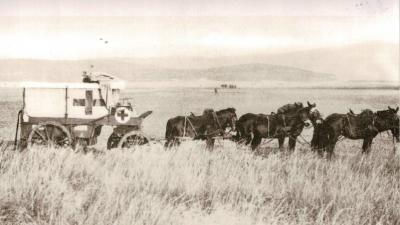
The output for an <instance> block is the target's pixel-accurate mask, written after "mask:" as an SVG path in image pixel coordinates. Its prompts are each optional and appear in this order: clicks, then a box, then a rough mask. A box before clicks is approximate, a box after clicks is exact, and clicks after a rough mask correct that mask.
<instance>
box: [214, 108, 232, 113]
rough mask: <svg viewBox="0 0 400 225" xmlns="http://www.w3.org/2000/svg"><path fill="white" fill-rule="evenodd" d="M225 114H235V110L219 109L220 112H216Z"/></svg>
mask: <svg viewBox="0 0 400 225" xmlns="http://www.w3.org/2000/svg"><path fill="white" fill-rule="evenodd" d="M226 112H230V113H236V109H235V108H232V107H230V108H226V109H221V110H219V111H217V114H220V113H226Z"/></svg>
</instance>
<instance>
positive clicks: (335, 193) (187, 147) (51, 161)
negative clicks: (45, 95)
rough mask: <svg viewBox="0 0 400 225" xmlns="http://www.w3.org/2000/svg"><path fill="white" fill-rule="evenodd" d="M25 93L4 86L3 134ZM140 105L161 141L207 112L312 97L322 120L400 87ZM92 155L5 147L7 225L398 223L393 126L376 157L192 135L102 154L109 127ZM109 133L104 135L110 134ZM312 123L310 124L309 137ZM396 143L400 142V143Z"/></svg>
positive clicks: (0, 189)
mask: <svg viewBox="0 0 400 225" xmlns="http://www.w3.org/2000/svg"><path fill="white" fill-rule="evenodd" d="M19 94H20V93H19V92H18V91H2V92H0V96H2V99H4V100H3V101H0V106H1V107H0V113H2V117H1V118H0V137H1V140H11V139H12V137H13V135H14V132H15V119H16V113H17V111H18V110H19V108H20V106H21V99H20V96H19ZM125 95H127V96H132V97H134V106H136V107H137V108H136V110H137V111H138V112H142V111H146V110H151V109H152V110H154V113H153V115H151V116H150V117H149V118H146V121H145V123H144V127H143V129H144V131H145V132H146V133H147V134H149V135H150V136H154V137H157V138H162V136H163V133H164V132H165V123H166V120H167V119H168V118H170V117H173V116H176V115H187V114H189V112H191V111H193V112H195V113H198V112H201V110H202V109H204V108H210V107H212V108H214V109H222V108H224V107H235V108H236V109H237V114H238V116H240V115H242V114H244V113H246V112H254V113H269V112H271V111H275V110H276V109H277V108H278V107H279V106H280V105H283V104H286V103H290V102H294V101H302V102H305V101H307V100H309V101H311V102H315V103H316V104H317V108H318V109H319V110H320V111H321V112H322V113H323V114H324V115H325V116H327V115H328V114H330V113H332V112H339V113H344V112H347V110H348V108H352V109H353V110H354V111H359V110H361V109H364V108H370V109H373V110H377V109H383V108H386V107H387V105H391V106H394V105H396V104H397V105H398V102H399V101H398V91H393V90H382V91H379V90H378V91H376V90H374V91H373V92H371V91H366V90H340V91H338V90H323V91H318V90H239V91H238V92H237V93H219V94H218V95H214V94H213V92H212V90H197V91H189V90H180V91H178V90H170V91H164V92H162V91H153V92H150V91H146V92H133V91H131V92H127V93H125ZM103 131H104V133H103V134H102V136H101V137H100V139H99V144H98V145H96V146H95V147H93V148H92V150H91V151H89V152H88V153H82V152H74V151H73V150H72V149H46V148H43V149H40V148H37V149H32V150H29V151H27V150H25V151H22V152H20V151H13V149H12V148H11V147H8V146H7V145H0V224H4V225H11V224H13V225H14V224H24V225H28V224H29V225H48V224H51V225H53V224H56V225H129V224H135V225H136V224H137V225H157V224H159V225H167V224H173V225H181V224H182V225H197V224H198V225H224V224H229V225H235V224H243V225H247V224H251V225H253V224H254V225H257V224H276V225H281V224H289V225H290V224H293V225H294V224H301V225H302V224H304V225H306V224H307V225H313V224H316V225H317V224H318V225H320V224H328V225H329V224H332V225H333V224H349V225H350V224H352V225H353V224H354V225H359V224H361V225H364V224H365V225H369V224H371V225H372V224H382V225H383V224H387V225H389V224H390V225H391V224H400V150H399V149H397V151H394V150H393V148H394V144H393V143H392V139H391V137H390V136H388V135H387V134H386V133H384V134H381V135H378V136H377V138H376V139H375V140H374V142H373V144H372V151H371V153H370V154H368V155H364V154H361V141H351V140H344V141H342V142H340V143H338V145H337V148H336V151H335V156H334V158H333V159H332V160H331V161H329V160H326V159H325V158H321V157H319V156H318V155H317V154H316V153H314V152H312V151H311V150H310V148H309V147H308V146H307V145H301V144H298V145H297V147H296V151H295V152H293V153H289V152H287V151H280V150H279V149H278V148H277V140H275V141H272V142H270V143H266V142H265V143H264V144H262V147H261V149H260V152H259V153H257V154H256V153H254V152H251V151H250V150H249V149H248V148H247V147H243V146H237V145H236V144H235V143H232V142H230V141H221V142H217V145H216V148H215V149H214V150H213V151H207V150H205V149H206V148H205V143H202V142H194V141H187V142H184V143H183V144H182V145H181V146H180V147H178V148H173V149H171V150H169V151H165V150H164V149H163V146H162V143H157V142H154V143H151V144H150V145H149V146H141V147H136V148H132V149H127V150H120V149H115V150H110V151H109V150H106V149H105V142H106V140H107V137H108V135H109V132H110V130H107V129H104V130H103ZM107 132H108V133H107ZM311 134H312V130H305V131H304V134H303V135H304V137H305V138H306V139H308V140H309V139H310V135H311ZM397 147H399V146H397Z"/></svg>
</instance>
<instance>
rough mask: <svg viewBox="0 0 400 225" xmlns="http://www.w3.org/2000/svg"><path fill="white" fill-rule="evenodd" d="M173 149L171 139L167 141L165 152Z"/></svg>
mask: <svg viewBox="0 0 400 225" xmlns="http://www.w3.org/2000/svg"><path fill="white" fill-rule="evenodd" d="M170 148H171V139H167V141H166V142H165V143H164V150H169V149H170Z"/></svg>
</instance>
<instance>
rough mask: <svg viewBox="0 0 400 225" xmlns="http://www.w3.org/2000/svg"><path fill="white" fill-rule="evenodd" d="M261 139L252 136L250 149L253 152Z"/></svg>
mask: <svg viewBox="0 0 400 225" xmlns="http://www.w3.org/2000/svg"><path fill="white" fill-rule="evenodd" d="M261 139H262V138H261V137H259V136H254V138H253V140H252V141H251V149H252V150H253V151H254V150H255V149H257V147H258V146H259V145H260V143H261Z"/></svg>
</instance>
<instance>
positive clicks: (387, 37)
mask: <svg viewBox="0 0 400 225" xmlns="http://www.w3.org/2000/svg"><path fill="white" fill-rule="evenodd" d="M121 16H123V17H121ZM243 16H244V17H243ZM398 20H399V14H398V1H397V0H361V1H358V0H357V1H356V0H335V1H323V0H303V1H299V0H274V1H266V0H259V1H255V0H235V1H226V0H213V1H194V0H189V1H188V0H169V1H162V0H150V1H122V0H113V1H105V0H86V1H82V0H62V1H61V0H36V1H29V0H1V1H0V33H1V35H0V49H1V51H0V58H51V59H54V58H63V59H64V58H66V59H71V58H92V57H160V56H175V55H179V56H182V55H183V56H209V57H213V56H221V55H243V54H259V53H262V54H265V53H274V52H283V51H294V50H302V49H312V48H324V47H332V46H337V45H344V44H353V43H362V42H369V41H383V42H392V43H398V39H399V30H398V29H399V28H398V27H399V21H398ZM105 41H107V43H106V42H105Z"/></svg>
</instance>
